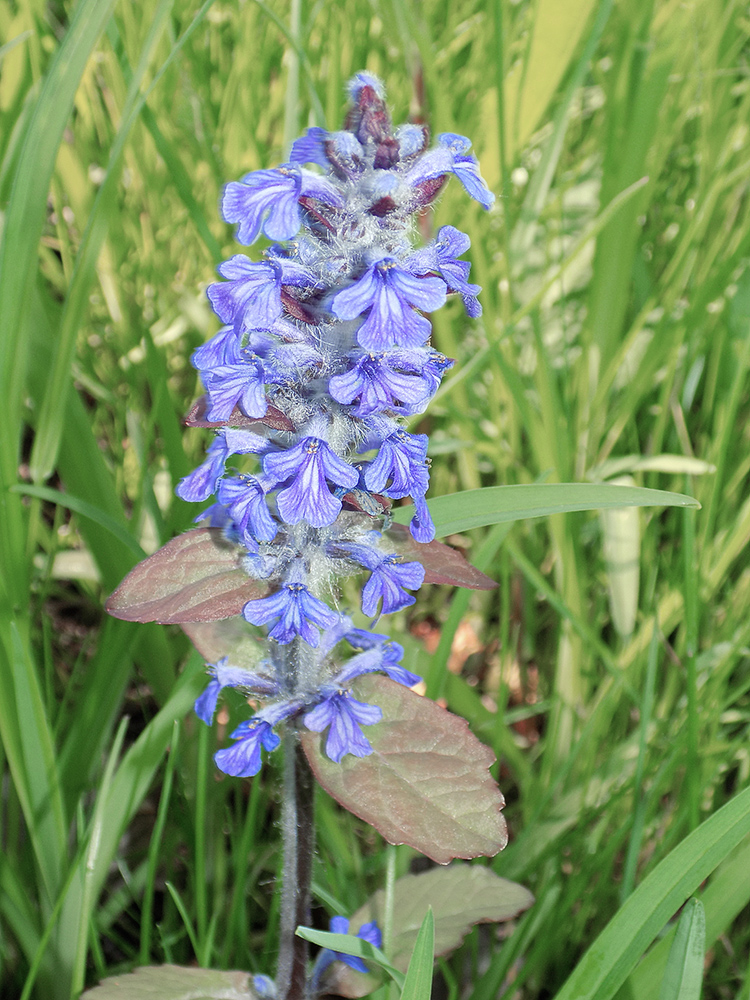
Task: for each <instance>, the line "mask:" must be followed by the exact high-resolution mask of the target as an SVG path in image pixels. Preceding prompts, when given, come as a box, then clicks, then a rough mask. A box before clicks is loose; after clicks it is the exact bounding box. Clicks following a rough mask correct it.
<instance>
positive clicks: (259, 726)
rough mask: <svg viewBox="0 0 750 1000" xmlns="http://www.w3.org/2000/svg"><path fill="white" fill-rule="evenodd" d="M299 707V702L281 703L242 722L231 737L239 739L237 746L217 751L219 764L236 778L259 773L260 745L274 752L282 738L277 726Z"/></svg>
mask: <svg viewBox="0 0 750 1000" xmlns="http://www.w3.org/2000/svg"><path fill="white" fill-rule="evenodd" d="M300 707H301V705H300V703H299V701H282V702H278V703H277V704H275V705H269V706H268V708H264V709H261V711H260V712H256V713H255V715H254V716H253V717H252V719H246V720H245V721H244V722H241V723H240V724H239V726H237V728H236V729H235V730H234V732H233V733H232V736H231V738H232V739H233V740H236V741H237V742H236V743H235V744H234V746H231V747H226V748H225V749H223V750H217V752H216V753H215V754H214V760H215V761H216V766H217V767H218V768H219V770H220V771H223V772H224V774H231V775H232V776H233V777H235V778H251V777H252V776H253V775H255V774H257V773H258V771H260V768H261V752H260V751H261V747H263V748H264V749H265V750H268V751H269V752H271V751H272V750H275V749H276V748H277V747H278V746H279V744H280V743H281V740H280V739H279V737H278V736H277V735H276V733H275V732H274V731H273V729H274V727H275V726H277V725H278V724H279V723H280V722H282V721H283V720H284V719H288V718H289V717H290V716H292V715H296V714H297V713H298V712H299V711H300Z"/></svg>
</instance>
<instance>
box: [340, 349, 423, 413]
mask: <svg viewBox="0 0 750 1000" xmlns="http://www.w3.org/2000/svg"><path fill="white" fill-rule="evenodd" d="M349 357H350V359H351V360H353V361H354V364H353V365H352V367H351V368H350V369H349V371H347V372H344V373H343V374H341V375H334V376H333V378H331V380H330V382H329V383H328V388H329V391H330V393H331V395H332V396H333V398H334V399H336V400H338V401H339V403H352V402H353V401H354V400H355V399H356V400H359V405H358V406H357V408H356V409H355V410H354V413H355V415H356V416H358V417H366V416H369V415H370V414H373V413H382V412H383V411H385V410H392V411H393V412H394V413H407V414H408V413H414V412H417V411H418V408H419V407H420V406H421V405H422V404H423V403H425V402H426V401H427V400H428V399H429V396H430V383H429V382H427V381H426V380H425V379H424V378H423V377H422V376H421V374H420V373H419V371H418V370H417V366H414V365H413V364H412V365H410V364H409V361H410V359H409V356H408V354H407V352H406V351H389V352H385V351H384V352H382V353H378V354H374V353H362V352H352V353H350V355H349ZM407 366H409V367H411V368H412V370H411V371H409V370H406V371H405V370H404V368H406V367H407Z"/></svg>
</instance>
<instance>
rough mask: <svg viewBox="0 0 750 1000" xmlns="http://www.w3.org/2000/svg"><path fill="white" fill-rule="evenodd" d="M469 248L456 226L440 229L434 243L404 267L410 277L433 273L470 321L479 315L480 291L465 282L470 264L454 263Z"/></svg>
mask: <svg viewBox="0 0 750 1000" xmlns="http://www.w3.org/2000/svg"><path fill="white" fill-rule="evenodd" d="M470 246H471V240H470V239H469V237H468V236H467V235H466V233H462V232H461V230H460V229H456V227H455V226H441V227H440V230H439V232H438V235H437V239H435V240H433V242H432V243H429V244H428V245H427V246H426V247H423V248H422V249H421V250H417V252H416V253H415V254H412V255H411V257H409V259H408V261H407V263H408V267H409V270H410V271H411V272H412V273H413V274H420V275H424V274H429V273H430V272H434V271H436V272H437V273H438V274H439V275H440V277H441V278H442V279H443V281H444V282H445V283H446V285H447V286H448V291H449V292H458V294H459V295H461V297H462V299H463V302H464V306H465V308H466V312H467V313H468V314H469V316H471V317H472V319H476V318H477V317H478V316H481V315H482V307H481V305H480V304H479V299H478V298H477V295H478V294H479V292H481V290H482V289H481V287H480V286H479V285H473V284H471V283H470V282H469V281H467V278H468V277H469V270H470V269H471V264H469V262H468V261H467V260H458V259H457V258H458V257H460V256H461V254H462V253H466V251H467V250H468V249H469V247H470Z"/></svg>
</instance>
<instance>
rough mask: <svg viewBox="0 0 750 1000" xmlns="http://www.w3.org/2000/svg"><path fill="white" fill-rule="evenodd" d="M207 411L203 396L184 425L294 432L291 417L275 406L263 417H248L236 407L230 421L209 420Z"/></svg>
mask: <svg viewBox="0 0 750 1000" xmlns="http://www.w3.org/2000/svg"><path fill="white" fill-rule="evenodd" d="M207 410H208V397H207V396H201V397H200V399H196V401H195V402H194V403H193V405H192V406H191V407H190V409H189V410H188V412H187V414H186V416H185V419H184V420H183V423H184V424H185V426H186V427H239V428H241V429H242V430H247V431H256V433H257V432H259V431H261V430H262V429H263V428H264V427H270V428H271V429H272V430H275V431H293V430H294V424H293V423H292V421H291V420H290V419H289V417H288V416H287V415H286V414H285V413H282V412H281V410H277V409H276V407H275V406H270V405H269V407H268V409H267V410H266V412H265V415H264V416H262V417H247V416H245V414H244V413H243V412H242V410H241V409H240V408H239V406H235V408H234V409H233V410H232V412H231V414H230V415H229V419H228V420H208V419H207V418H206V412H207Z"/></svg>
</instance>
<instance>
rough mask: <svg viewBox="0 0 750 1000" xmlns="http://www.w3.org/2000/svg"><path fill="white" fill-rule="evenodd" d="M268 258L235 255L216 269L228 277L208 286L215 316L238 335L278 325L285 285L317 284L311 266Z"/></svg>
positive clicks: (275, 257)
mask: <svg viewBox="0 0 750 1000" xmlns="http://www.w3.org/2000/svg"><path fill="white" fill-rule="evenodd" d="M269 257H270V259H269V260H267V261H263V262H261V263H257V264H256V263H254V262H253V261H251V260H250V258H249V257H246V256H245V255H244V254H241V253H238V254H235V255H234V256H233V257H230V258H229V260H227V261H224V263H223V264H219V266H218V268H217V270H218V272H219V274H220V275H221V276H222V278H227V279H228V280H227V281H218V282H216V283H214V284H213V285H209V286H208V288H207V290H206V294H207V295H208V298H209V301H210V302H211V305H212V307H213V309H214V312H215V313H216V315H217V316H218V317H219V319H220V320H222V321H223V322H224V323H228V324H231V326H232V329H233V330H234V332H235V334H236V335H237V336H238V337H241V336H242V335H243V334H245V333H247V332H248V331H250V330H259V329H263V330H268V329H271V328H272V327H273V326H274V325H275V323H276V321H277V320H278V319H279V318H280V317H281V315H282V312H283V306H282V301H281V288H282V285H290V286H294V287H297V288H303V289H305V288H307V289H310V288H313V287H315V285H316V284H317V279H316V278H315V276H314V275H313V274H312V273H311V272H310V271H309V269H308V268H306V267H304V266H303V265H301V264H299V263H297V262H296V261H294V260H288V259H285V258H283V257H282V256H280V255H279V256H273V255H272V254H270V253H269Z"/></svg>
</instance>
